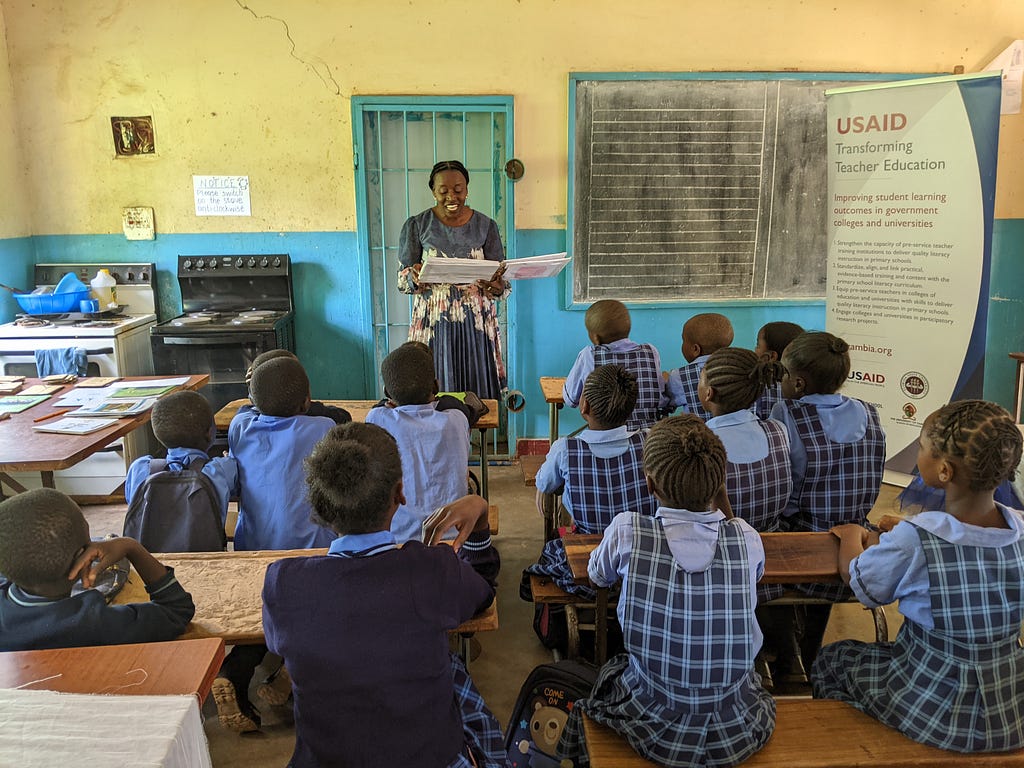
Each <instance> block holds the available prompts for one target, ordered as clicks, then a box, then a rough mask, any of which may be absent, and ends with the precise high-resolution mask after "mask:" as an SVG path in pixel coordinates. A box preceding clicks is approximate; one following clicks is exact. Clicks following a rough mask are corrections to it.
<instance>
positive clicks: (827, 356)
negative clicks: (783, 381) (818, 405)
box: [783, 331, 850, 395]
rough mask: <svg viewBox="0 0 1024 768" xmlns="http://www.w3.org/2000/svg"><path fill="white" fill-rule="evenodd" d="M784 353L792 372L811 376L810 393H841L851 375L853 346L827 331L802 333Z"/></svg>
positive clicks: (809, 379) (808, 377) (808, 388)
mask: <svg viewBox="0 0 1024 768" xmlns="http://www.w3.org/2000/svg"><path fill="white" fill-rule="evenodd" d="M783 356H784V357H785V359H786V363H787V367H788V368H789V369H790V370H789V372H790V374H796V373H802V374H803V375H804V376H805V377H806V378H807V379H808V381H807V390H808V391H807V392H806V394H827V395H831V394H833V393H835V392H838V391H839V388H840V387H842V386H843V384H844V382H845V381H846V377H847V376H849V375H850V345H849V344H847V343H846V342H845V341H844V340H843V339H841V338H839V337H838V336H834V335H833V334H831V333H827V332H825V331H807V332H806V333H801V334H800V335H799V336H797V337H796V338H795V339H793V340H792V341H791V342H789V345H788V346H787V347H786V351H785V353H784V355H783Z"/></svg>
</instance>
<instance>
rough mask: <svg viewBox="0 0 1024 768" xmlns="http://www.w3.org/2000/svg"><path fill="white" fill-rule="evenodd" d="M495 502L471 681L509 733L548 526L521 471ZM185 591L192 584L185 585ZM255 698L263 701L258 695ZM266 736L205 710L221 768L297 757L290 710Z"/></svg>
mask: <svg viewBox="0 0 1024 768" xmlns="http://www.w3.org/2000/svg"><path fill="white" fill-rule="evenodd" d="M489 478H490V498H491V503H492V504H496V505H498V507H499V509H500V518H499V523H500V531H499V534H498V535H497V536H496V537H495V538H494V542H495V545H496V546H497V547H498V550H499V551H500V552H501V557H502V578H501V580H500V584H499V588H498V616H499V621H500V624H501V628H500V629H499V630H497V631H496V632H482V633H478V634H477V638H478V639H479V641H480V646H481V653H480V655H479V656H478V657H477V658H475V659H474V660H473V662H472V664H471V672H472V675H473V679H474V680H475V681H476V684H477V686H478V688H479V689H480V691H481V693H482V694H483V696H484V698H485V700H486V701H487V703H488V705H489V706H490V707H491V709H492V711H493V712H494V714H495V716H496V717H497V718H498V722H500V723H501V724H502V726H503V727H504V726H506V725H507V723H508V720H509V717H510V716H511V713H512V708H513V706H514V705H515V699H516V695H517V694H518V692H519V687H520V684H521V683H522V682H523V680H524V679H525V678H526V676H527V674H529V672H530V670H531V669H533V668H534V667H535V666H537V665H538V664H542V663H545V662H547V661H550V660H551V654H550V652H549V651H547V650H546V649H545V648H544V647H543V646H542V645H541V644H540V642H539V641H538V640H537V639H536V637H535V636H534V633H533V629H532V621H533V606H532V604H530V603H526V602H524V601H522V600H520V598H519V576H520V573H521V572H522V569H523V568H524V567H526V566H527V565H529V564H530V563H532V562H534V561H535V560H536V558H537V556H538V555H539V554H540V550H541V540H542V526H541V519H540V516H539V514H538V513H537V511H536V507H535V506H534V490H535V489H534V488H532V487H527V486H526V485H525V484H524V482H523V476H522V472H521V470H520V468H519V466H518V465H510V466H495V467H491V468H490V475H489ZM898 491H899V489H898V488H894V487H892V486H883V488H882V493H881V495H880V496H879V500H878V503H876V505H875V508H874V510H873V511H872V515H871V518H872V519H877V517H878V516H879V515H882V514H886V513H892V512H893V511H894V500H895V496H896V494H897V493H898ZM84 512H85V514H86V517H87V519H88V520H89V524H90V528H91V533H92V535H93V536H101V535H105V534H107V533H118V534H119V533H120V532H121V524H122V521H123V519H124V513H125V507H124V505H107V506H93V507H86V508H85V509H84ZM186 586H187V585H186ZM886 614H887V617H888V619H889V622H890V637H893V636H895V631H896V629H897V627H898V626H899V616H898V614H897V613H896V611H895V609H894V608H891V607H890V608H887V609H886ZM844 637H852V638H857V639H862V640H873V639H874V629H873V625H872V622H871V616H870V614H869V613H867V612H866V611H864V610H863V609H862V608H860V607H859V606H857V605H839V606H837V607H836V609H835V610H834V611H833V613H832V620H831V621H830V623H829V628H828V632H827V633H826V636H825V641H826V642H831V641H833V640H837V639H840V638H844ZM252 694H253V695H252V699H253V701H254V702H256V703H257V706H259V700H258V699H257V698H256V696H255V690H253V691H252ZM261 713H262V717H263V729H262V731H261V732H260V733H255V734H245V735H238V734H236V733H234V732H231V731H227V730H225V729H224V728H222V727H221V726H220V723H219V722H218V720H217V715H216V708H215V707H214V705H213V702H212V699H210V700H208V701H207V702H206V703H205V705H204V707H203V714H204V716H205V728H206V735H207V738H208V739H209V743H210V754H211V756H212V758H213V764H214V766H216V767H217V768H235V767H236V766H237V767H239V768H243V767H244V768H262V767H263V766H284V765H286V764H287V762H288V759H289V758H290V757H291V752H292V746H293V742H294V730H293V727H292V719H291V712H290V708H289V707H287V706H285V707H267V706H263V707H262V708H261Z"/></svg>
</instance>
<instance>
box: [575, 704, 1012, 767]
mask: <svg viewBox="0 0 1024 768" xmlns="http://www.w3.org/2000/svg"><path fill="white" fill-rule="evenodd" d="M583 732H584V734H585V735H586V739H587V749H588V751H589V753H590V764H591V766H593V768H649V766H652V765H654V763H652V762H650V761H649V760H646V759H644V758H642V757H640V756H639V755H638V754H636V752H634V751H633V749H632V747H630V746H629V743H628V742H627V741H626V739H625V738H624V737H623V736H620V735H619V734H617V733H615V732H614V731H612V730H611V729H610V728H607V727H605V726H603V725H600V724H598V723H595V722H594V721H593V720H591V719H590V718H588V717H586V716H584V717H583ZM742 765H743V768H768V767H769V766H772V767H773V768H779V766H784V768H942V766H950V768H975V767H976V766H977V767H979V768H980V767H981V766H992V767H994V766H999V768H1013V766H1024V750H1022V751H1018V752H1003V753H995V754H974V755H964V754H961V753H959V752H947V751H946V750H942V749H936V748H935V747H929V746H926V745H924V744H918V743H917V742H916V741H912V740H910V739H908V738H907V737H906V736H904V735H903V734H902V733H900V732H899V731H896V730H893V729H892V728H889V727H887V726H884V725H882V724H881V723H880V722H878V721H877V720H875V719H874V718H873V717H869V716H868V715H865V714H864V713H863V712H860V711H858V710H856V709H854V708H853V707H851V706H850V705H848V704H844V703H843V702H840V701H827V700H824V699H785V700H780V701H776V720H775V733H774V734H773V735H772V737H771V739H770V740H769V741H768V743H767V744H766V745H765V746H764V748H763V749H762V750H761V751H760V752H757V753H756V754H754V755H753V756H752V757H751V758H749V759H748V760H747V761H746V762H744V763H743V764H742Z"/></svg>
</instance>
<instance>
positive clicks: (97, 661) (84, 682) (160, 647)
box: [0, 637, 224, 701]
mask: <svg viewBox="0 0 1024 768" xmlns="http://www.w3.org/2000/svg"><path fill="white" fill-rule="evenodd" d="M223 660H224V641H223V640H220V639H219V638H213V637H207V638H204V639H201V640H188V641H185V642H178V641H174V642H169V643H138V644H133V645H101V646H95V647H89V648H55V649H52V650H45V651H12V652H9V653H0V688H24V689H31V690H46V691H60V692H62V693H117V694H126V695H133V696H144V695H145V696H152V695H161V696H163V695H168V694H171V695H187V694H190V693H191V694H195V695H196V696H198V697H199V701H203V699H205V698H206V697H207V695H208V694H209V693H210V686H211V685H212V684H213V678H214V677H216V676H217V671H218V670H219V669H220V664H221V662H222V661H223ZM139 670H144V673H143V672H139Z"/></svg>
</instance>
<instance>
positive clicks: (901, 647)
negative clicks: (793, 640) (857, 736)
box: [811, 528, 1024, 752]
mask: <svg viewBox="0 0 1024 768" xmlns="http://www.w3.org/2000/svg"><path fill="white" fill-rule="evenodd" d="M917 534H918V536H919V537H920V539H921V546H922V548H923V549H924V554H925V558H926V560H927V563H928V581H929V592H930V595H931V610H932V618H933V620H934V622H935V629H931V630H929V629H926V628H924V627H923V626H921V625H920V624H917V623H915V622H913V621H910V620H909V619H908V620H906V621H904V623H903V626H902V627H901V628H900V631H899V634H898V635H897V636H896V640H895V642H893V643H860V642H856V641H853V640H843V641H841V642H839V643H834V644H832V645H829V646H826V647H825V648H823V649H822V650H821V653H820V654H819V655H818V658H817V659H816V660H815V663H814V667H813V670H812V673H811V677H812V681H813V683H814V695H815V697H817V698H824V699H838V700H840V701H845V702H847V703H849V704H851V705H852V706H854V707H856V708H857V709H859V710H861V711H863V712H866V713H867V714H869V715H871V716H872V717H875V718H877V719H879V720H881V721H882V722H883V723H885V724H886V725H888V726H889V727H891V728H895V729H897V730H899V731H900V732H901V733H903V734H904V735H906V736H908V737H909V738H911V739H914V740H915V741H920V742H922V743H924V744H931V745H932V746H936V747H940V748H941V749H950V750H954V751H956V752H1002V751H1006V750H1011V749H1020V748H1021V747H1024V649H1022V647H1021V640H1020V632H1021V621H1022V619H1024V565H1022V564H1024V542H1022V541H1021V540H1018V541H1016V542H1014V543H1013V544H1010V545H1007V546H1005V547H979V546H966V545H962V544H952V543H950V542H948V541H945V540H943V539H941V538H939V537H938V536H936V535H935V534H933V533H931V532H929V531H926V530H925V529H923V528H918V529H917Z"/></svg>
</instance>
